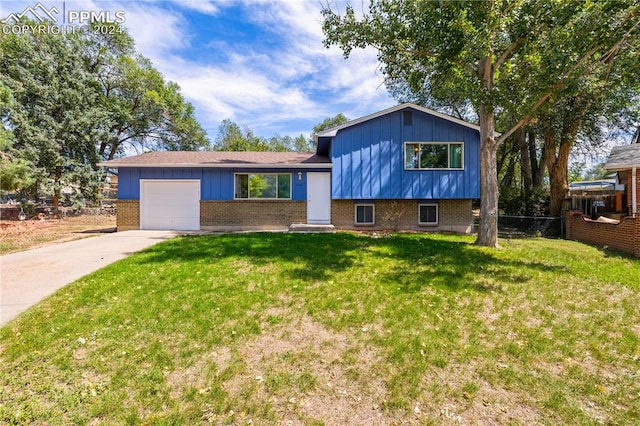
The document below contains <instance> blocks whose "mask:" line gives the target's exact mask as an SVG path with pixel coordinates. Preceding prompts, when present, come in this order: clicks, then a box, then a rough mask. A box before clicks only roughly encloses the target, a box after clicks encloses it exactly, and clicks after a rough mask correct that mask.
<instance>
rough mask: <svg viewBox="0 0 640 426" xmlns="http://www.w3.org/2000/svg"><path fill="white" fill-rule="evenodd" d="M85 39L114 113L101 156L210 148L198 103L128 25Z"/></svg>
mask: <svg viewBox="0 0 640 426" xmlns="http://www.w3.org/2000/svg"><path fill="white" fill-rule="evenodd" d="M93 25H94V26H100V25H103V24H101V23H99V22H95V23H93ZM110 25H116V24H110ZM81 42H82V44H83V57H84V58H85V61H86V65H87V68H88V69H89V71H90V73H91V75H92V76H94V78H95V81H96V83H97V87H98V90H99V93H100V103H101V105H102V106H103V107H104V109H105V110H106V111H107V113H108V117H109V119H108V121H106V122H105V123H104V125H105V128H106V130H107V132H106V133H105V134H104V135H103V137H102V139H100V141H99V144H98V154H99V156H100V157H101V158H103V159H108V160H111V159H113V158H114V157H115V156H118V155H122V154H123V153H124V152H125V151H126V150H135V151H138V152H142V151H144V150H146V149H150V150H187V151H192V150H198V149H207V148H208V147H209V141H208V140H207V137H206V134H205V132H204V130H203V129H202V128H201V126H200V125H199V124H198V122H197V121H196V119H195V117H194V108H193V105H191V104H190V103H189V102H186V101H185V99H184V98H183V97H182V95H181V94H180V87H179V86H178V85H177V84H176V83H174V82H167V81H166V80H165V79H164V77H163V76H162V74H161V73H160V72H159V71H158V70H156V69H155V68H154V66H153V64H152V63H151V61H149V60H148V59H147V58H145V57H144V56H142V55H140V54H138V53H136V51H135V49H134V43H133V39H132V38H131V36H129V34H127V32H126V31H124V29H122V28H117V30H116V31H91V32H88V33H84V34H83V35H82V36H81Z"/></svg>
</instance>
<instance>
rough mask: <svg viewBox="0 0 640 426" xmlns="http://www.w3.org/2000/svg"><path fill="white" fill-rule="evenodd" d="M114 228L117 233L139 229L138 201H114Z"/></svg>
mask: <svg viewBox="0 0 640 426" xmlns="http://www.w3.org/2000/svg"><path fill="white" fill-rule="evenodd" d="M116 208H117V210H116V212H117V214H116V226H117V227H118V232H119V231H127V230H129V229H140V201H138V200H118V201H116Z"/></svg>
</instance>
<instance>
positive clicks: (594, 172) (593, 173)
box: [584, 162, 611, 180]
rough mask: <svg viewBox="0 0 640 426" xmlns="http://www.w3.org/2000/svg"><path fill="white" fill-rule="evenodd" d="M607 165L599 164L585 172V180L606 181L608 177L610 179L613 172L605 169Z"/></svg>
mask: <svg viewBox="0 0 640 426" xmlns="http://www.w3.org/2000/svg"><path fill="white" fill-rule="evenodd" d="M605 164H606V163H604V162H602V163H598V164H595V165H593V166H592V167H591V168H589V169H587V170H586V171H585V172H584V179H585V180H600V179H606V178H607V177H609V175H610V174H611V172H610V171H608V170H607V169H605V168H604V165H605Z"/></svg>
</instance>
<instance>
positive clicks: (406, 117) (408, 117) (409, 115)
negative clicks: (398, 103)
mask: <svg viewBox="0 0 640 426" xmlns="http://www.w3.org/2000/svg"><path fill="white" fill-rule="evenodd" d="M402 118H403V121H404V125H405V126H411V125H412V124H413V111H403V117H402Z"/></svg>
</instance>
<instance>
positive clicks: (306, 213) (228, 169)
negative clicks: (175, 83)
mask: <svg viewBox="0 0 640 426" xmlns="http://www.w3.org/2000/svg"><path fill="white" fill-rule="evenodd" d="M315 138H316V142H317V151H316V153H278V152H150V153H146V154H142V155H138V156H133V157H126V158H121V159H117V160H112V161H107V162H104V163H101V164H99V165H100V166H103V167H107V168H112V169H113V168H117V169H118V175H119V176H118V179H119V182H118V218H117V223H118V230H124V229H183V230H192V229H211V230H230V229H273V228H287V227H289V225H291V224H298V223H302V224H312V225H315V224H317V225H333V226H335V227H336V228H338V229H355V228H360V229H370V230H371V229H395V230H399V229H406V230H433V231H452V232H460V233H468V232H471V228H472V223H473V217H472V211H471V203H472V200H473V199H478V198H480V167H479V151H480V129H479V127H478V126H476V125H473V124H470V123H467V122H465V121H462V120H459V119H456V118H453V117H450V116H448V115H444V114H441V113H438V112H435V111H432V110H430V109H427V108H423V107H419V106H417V105H413V104H402V105H398V106H395V107H393V108H389V109H386V110H384V111H380V112H378V113H375V114H371V115H368V116H366V117H362V118H359V119H356V120H353V121H350V122H348V123H345V124H343V125H341V126H337V127H334V128H332V129H328V130H325V131H322V132H320V133H318V134H317V135H316V136H315Z"/></svg>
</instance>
